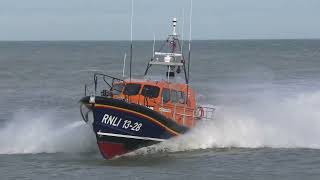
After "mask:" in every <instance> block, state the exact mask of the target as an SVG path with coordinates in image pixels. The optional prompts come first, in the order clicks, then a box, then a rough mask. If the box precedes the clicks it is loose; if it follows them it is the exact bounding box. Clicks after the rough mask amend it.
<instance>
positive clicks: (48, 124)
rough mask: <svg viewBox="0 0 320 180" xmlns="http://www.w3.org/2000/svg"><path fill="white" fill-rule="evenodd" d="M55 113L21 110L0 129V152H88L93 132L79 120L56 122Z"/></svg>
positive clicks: (91, 144)
mask: <svg viewBox="0 0 320 180" xmlns="http://www.w3.org/2000/svg"><path fill="white" fill-rule="evenodd" d="M58 115H59V114H58V113H57V112H48V111H34V112H32V111H31V110H21V111H19V112H17V113H15V114H14V117H13V119H12V120H11V121H9V122H8V123H7V124H6V126H5V127H3V128H1V129H0V154H23V153H56V152H87V151H91V150H92V149H93V148H95V147H96V146H95V140H94V134H93V133H92V130H91V129H90V127H88V126H87V125H86V124H85V123H84V122H82V121H80V117H79V118H78V119H77V118H75V119H76V120H75V121H70V119H66V121H65V122H64V121H61V120H60V121H58V117H59V116H58Z"/></svg>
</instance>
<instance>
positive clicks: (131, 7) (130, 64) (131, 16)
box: [129, 0, 133, 82]
mask: <svg viewBox="0 0 320 180" xmlns="http://www.w3.org/2000/svg"><path fill="white" fill-rule="evenodd" d="M132 21H133V0H131V21H130V42H131V43H130V67H129V69H130V73H129V76H130V82H131V69H132Z"/></svg>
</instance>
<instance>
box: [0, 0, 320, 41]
mask: <svg viewBox="0 0 320 180" xmlns="http://www.w3.org/2000/svg"><path fill="white" fill-rule="evenodd" d="M193 5H194V6H193V15H194V16H193V23H192V27H193V29H192V36H193V39H279V38H280V39H288V38H320V20H319V18H320V0H193ZM189 6H190V5H189V0H135V1H134V24H133V35H134V37H133V38H134V39H135V40H144V39H153V34H155V35H156V37H157V39H161V38H163V37H164V36H165V35H166V34H167V33H169V32H171V27H170V25H171V24H169V23H170V21H171V17H173V16H175V17H177V18H178V28H180V29H181V27H182V19H183V18H182V17H183V15H182V14H183V13H182V12H183V9H185V34H188V21H189V17H188V15H189V11H190V7H189ZM130 14H131V0H0V40H128V39H130Z"/></svg>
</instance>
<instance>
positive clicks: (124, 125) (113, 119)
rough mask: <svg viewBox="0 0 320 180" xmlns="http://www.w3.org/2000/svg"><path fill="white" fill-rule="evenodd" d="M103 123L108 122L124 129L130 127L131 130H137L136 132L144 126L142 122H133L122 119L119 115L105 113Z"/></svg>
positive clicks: (107, 123)
mask: <svg viewBox="0 0 320 180" xmlns="http://www.w3.org/2000/svg"><path fill="white" fill-rule="evenodd" d="M101 123H103V124H106V125H110V126H114V127H119V128H122V129H129V130H131V131H136V132H137V131H140V130H141V128H142V123H138V122H135V123H133V122H131V121H129V120H124V121H122V119H121V118H119V117H117V116H112V115H109V114H105V115H104V116H103V118H102V120H101ZM120 124H121V125H120Z"/></svg>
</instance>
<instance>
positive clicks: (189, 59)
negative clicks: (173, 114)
mask: <svg viewBox="0 0 320 180" xmlns="http://www.w3.org/2000/svg"><path fill="white" fill-rule="evenodd" d="M192 4H193V3H192V0H190V19H189V21H190V26H189V29H190V30H189V53H188V78H187V100H186V103H187V104H188V97H189V81H190V61H191V34H192Z"/></svg>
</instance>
